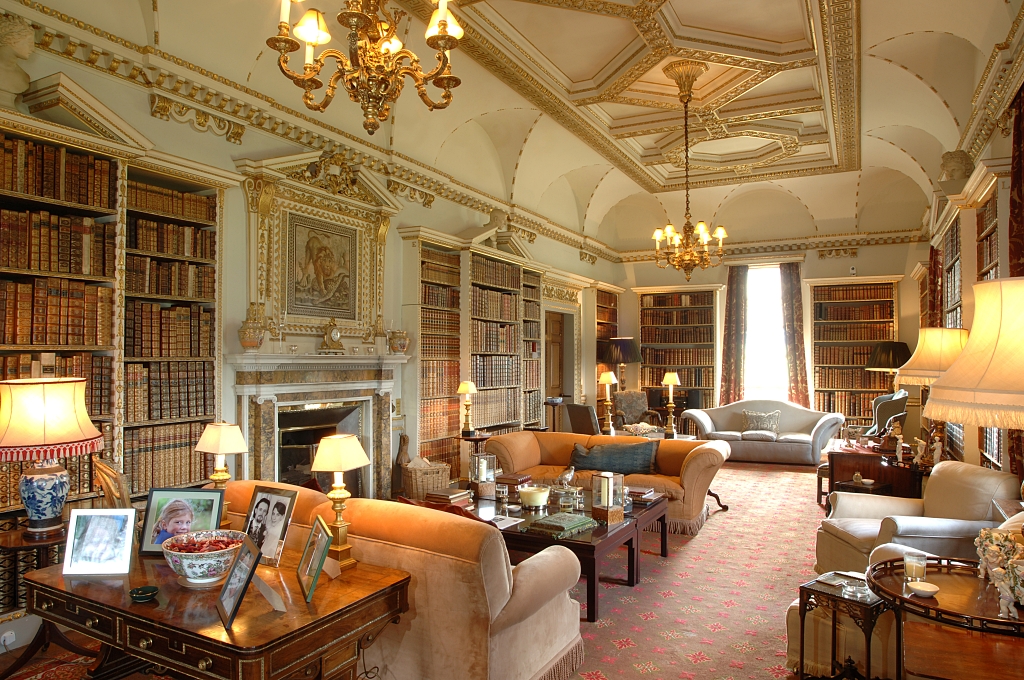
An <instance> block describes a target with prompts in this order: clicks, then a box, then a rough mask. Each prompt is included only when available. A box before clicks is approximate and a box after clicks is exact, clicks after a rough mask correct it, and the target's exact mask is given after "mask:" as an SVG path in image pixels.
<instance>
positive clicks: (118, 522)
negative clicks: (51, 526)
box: [64, 509, 135, 574]
mask: <svg viewBox="0 0 1024 680" xmlns="http://www.w3.org/2000/svg"><path fill="white" fill-rule="evenodd" d="M134 526H135V510H133V509H124V510H121V509H119V510H109V509H108V510H72V511H71V521H70V523H69V530H68V545H67V549H66V551H65V555H64V573H65V574H126V573H128V568H129V562H130V561H131V552H132V538H133V535H132V534H133V528H134Z"/></svg>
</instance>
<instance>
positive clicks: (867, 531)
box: [814, 460, 1020, 574]
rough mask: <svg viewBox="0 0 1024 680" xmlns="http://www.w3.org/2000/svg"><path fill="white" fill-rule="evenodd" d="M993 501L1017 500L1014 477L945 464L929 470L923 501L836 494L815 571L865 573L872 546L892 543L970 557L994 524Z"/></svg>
mask: <svg viewBox="0 0 1024 680" xmlns="http://www.w3.org/2000/svg"><path fill="white" fill-rule="evenodd" d="M995 498H1020V483H1019V482H1018V481H1017V476H1016V475H1012V474H1010V473H1008V472H997V471H995V470H989V469H988V468H983V467H981V466H979V465H972V464H970V463H961V462H959V461H954V460H948V461H942V462H941V463H938V464H937V465H936V466H935V467H934V468H932V473H931V476H930V477H929V478H928V483H927V485H926V486H925V491H924V498H923V499H920V498H896V497H893V496H869V495H866V494H857V493H841V492H835V493H832V494H831V495H830V496H829V499H830V501H831V503H832V512H831V513H830V514H829V516H828V517H827V518H825V519H823V520H822V521H821V525H820V526H819V527H818V538H817V544H816V546H815V553H816V556H817V562H816V564H815V565H814V569H815V571H817V572H818V573H819V574H824V573H825V572H827V571H837V570H844V571H849V570H852V571H864V569H865V568H866V567H867V565H868V556H869V555H870V554H871V551H872V550H873V549H875V548H876V547H878V546H880V545H883V544H886V543H897V544H900V545H905V546H909V547H912V548H915V549H917V550H922V551H924V552H929V553H933V554H935V555H941V556H943V557H967V558H969V557H973V556H975V555H976V553H975V549H974V539H975V538H977V536H978V532H979V531H981V530H982V529H984V528H986V527H994V526H997V525H998V524H999V522H998V521H996V519H995V517H994V515H993V509H992V500H993V499H995Z"/></svg>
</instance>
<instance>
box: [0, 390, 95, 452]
mask: <svg viewBox="0 0 1024 680" xmlns="http://www.w3.org/2000/svg"><path fill="white" fill-rule="evenodd" d="M102 450H103V435H101V434H100V432H99V430H97V429H96V428H95V427H94V426H93V424H92V421H91V420H90V419H89V412H88V411H87V410H86V408H85V378H29V379H25V380H4V381H0V460H5V461H13V460H51V459H55V458H63V457H65V456H79V455H84V454H88V453H95V452H97V451H102Z"/></svg>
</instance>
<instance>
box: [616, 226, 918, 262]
mask: <svg viewBox="0 0 1024 680" xmlns="http://www.w3.org/2000/svg"><path fill="white" fill-rule="evenodd" d="M927 241H928V238H927V237H926V236H924V235H923V234H921V233H920V232H919V231H914V232H910V231H902V232H885V233H879V234H870V235H869V234H862V235H857V234H839V235H836V236H832V237H829V238H827V239H822V238H808V239H804V240H793V241H788V242H782V241H764V242H758V241H748V242H746V243H736V244H733V246H732V247H729V248H726V249H725V253H726V257H735V256H737V255H755V254H767V253H793V252H802V251H807V250H819V251H820V250H837V249H847V250H856V249H857V248H859V247H864V246H882V245H895V244H900V243H927ZM621 257H622V262H624V263H630V262H654V261H655V255H654V251H653V250H631V251H626V252H623V253H622V254H621ZM819 257H820V255H819ZM850 257H855V255H851V256H850Z"/></svg>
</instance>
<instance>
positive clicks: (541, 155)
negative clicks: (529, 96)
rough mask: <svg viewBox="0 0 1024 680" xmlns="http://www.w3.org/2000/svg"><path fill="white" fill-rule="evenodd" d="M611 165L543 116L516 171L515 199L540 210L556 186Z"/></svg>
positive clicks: (524, 150) (528, 206)
mask: <svg viewBox="0 0 1024 680" xmlns="http://www.w3.org/2000/svg"><path fill="white" fill-rule="evenodd" d="M592 165H603V166H604V167H605V168H611V165H610V164H609V163H608V162H607V161H606V160H605V159H604V158H602V157H601V156H600V154H598V153H596V152H595V151H594V150H593V149H591V148H590V147H588V146H587V145H586V144H584V143H583V142H581V141H580V140H579V138H577V137H575V136H574V135H572V134H570V133H569V132H568V131H566V129H565V128H563V127H562V126H561V125H559V124H558V123H556V122H555V121H553V120H551V118H549V117H548V116H542V117H541V119H540V120H539V121H537V124H536V125H534V126H533V130H532V132H530V136H529V138H528V139H527V140H526V146H525V147H523V150H522V154H521V155H520V159H519V167H518V169H517V170H516V177H515V190H514V192H513V194H512V199H513V201H515V203H516V204H518V205H521V206H523V207H525V208H530V209H531V210H538V211H539V210H540V209H539V205H540V200H541V196H543V195H544V193H545V192H546V191H547V189H548V187H549V186H550V185H551V183H552V182H554V181H555V180H557V179H558V178H559V177H561V176H562V175H565V174H566V173H568V172H571V171H573V170H576V169H577V168H581V167H588V166H592Z"/></svg>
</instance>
